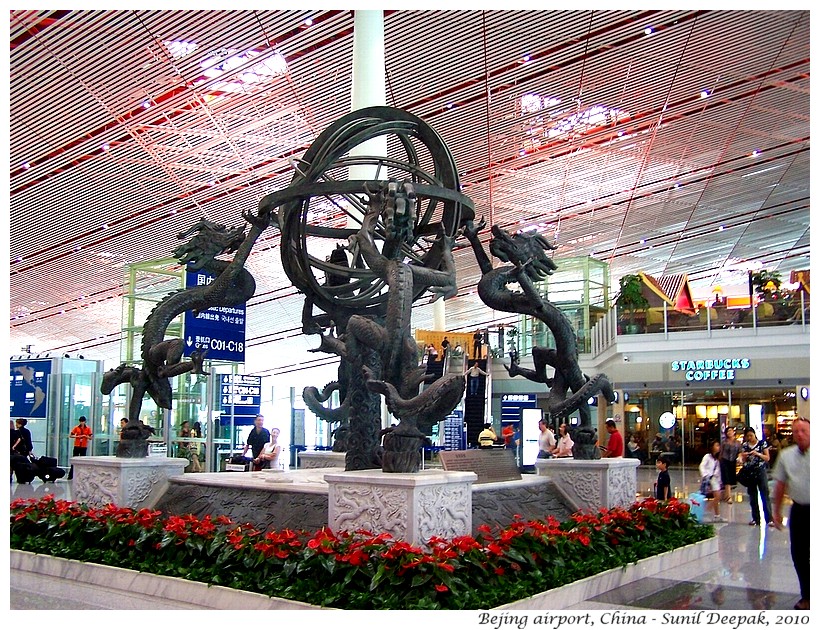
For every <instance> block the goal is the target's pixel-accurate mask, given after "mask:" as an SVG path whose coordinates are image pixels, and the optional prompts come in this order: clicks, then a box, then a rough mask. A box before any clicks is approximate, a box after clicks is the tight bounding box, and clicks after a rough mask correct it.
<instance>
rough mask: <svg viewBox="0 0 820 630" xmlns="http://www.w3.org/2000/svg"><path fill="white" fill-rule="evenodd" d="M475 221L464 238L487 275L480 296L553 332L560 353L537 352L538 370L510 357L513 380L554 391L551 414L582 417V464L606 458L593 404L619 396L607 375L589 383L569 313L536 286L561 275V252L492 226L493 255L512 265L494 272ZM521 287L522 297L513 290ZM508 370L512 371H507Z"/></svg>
mask: <svg viewBox="0 0 820 630" xmlns="http://www.w3.org/2000/svg"><path fill="white" fill-rule="evenodd" d="M484 226H485V224H484V221H483V220H482V221H481V222H479V224H478V225H476V224H474V223H473V222H472V221H468V222H466V224H465V228H464V232H463V233H464V236H466V237H467V240H468V241H469V242H470V244H471V245H472V247H473V251H474V253H475V256H476V259H477V261H478V265H479V268H480V269H481V272H482V277H481V280H480V281H479V283H478V295H479V297H480V298H481V300H482V301H483V302H484V303H485V304H486V305H487V306H489V307H490V308H492V309H495V310H499V311H506V312H510V313H521V314H523V315H531V316H532V317H535V318H537V319H539V320H541V321H542V322H544V324H546V326H547V327H548V328H549V329H550V331H551V332H552V334H553V337H554V338H555V345H556V347H555V348H554V349H553V348H541V347H537V346H536V347H534V348H533V349H532V358H533V364H534V369H532V370H531V369H527V368H523V367H521V366H520V365H519V364H518V360H519V357H518V353H517V352H511V353H510V359H511V361H510V366H509V367H507V371H508V372H509V374H510V376H524V377H526V378H528V379H529V380H531V381H534V382H536V383H544V384H545V385H546V386H547V387H548V388H549V394H548V397H547V400H548V407H547V408H548V410H549V413H550V414H551V415H553V416H557V417H561V416H567V415H569V414H570V413H572V412H574V411H576V410H577V411H578V413H579V416H580V425H579V428H578V429H577V430H576V438H577V439H576V440H575V443H576V446H575V450H574V455H575V457H576V458H577V459H595V458H597V457H599V456H600V453H599V451H598V449H597V448H596V447H595V439H596V436H595V430H594V429H593V428H592V420H591V416H590V411H589V404H588V402H587V401H588V399H589V398H590V396H594V395H595V394H597V393H598V392H602V393H603V394H604V396H605V397H606V399H607V400H608V401H609V402H612V400H613V399H614V393H613V391H612V386H611V385H610V383H609V380H608V379H607V377H606V376H605V375H604V374H598V375H596V376H594V377H593V378H589V377H587V376H586V375H585V374H583V372H582V371H581V368H580V366H579V365H578V344H577V339H576V336H575V331H574V330H573V328H572V324H571V322H570V321H569V319H568V318H567V316H566V315H564V313H562V312H561V311H560V310H559V309H558V308H556V307H555V306H554V305H553V304H551V303H550V302H548V301H547V300H546V299H544V298H543V297H542V296H541V295H540V294H539V293H538V290H537V289H536V288H535V285H534V284H533V283H534V282H538V281H540V280H543V279H544V278H546V277H547V276H548V275H551V274H552V273H553V272H554V271H555V270H556V269H557V266H556V264H555V263H554V262H553V261H552V260H551V259H550V258H549V257H547V256H546V250H548V249H555V247H553V246H552V245H550V243H549V242H548V241H547V240H546V239H545V238H544V237H543V236H541V235H540V234H534V235H528V234H515V235H511V234H510V233H509V232H507V231H506V230H502V229H501V228H499V227H498V226H495V225H494V226H492V228H491V230H492V235H493V236H492V239H491V240H490V252H491V253H492V254H493V255H494V256H496V257H497V258H499V259H500V260H501V261H502V262H505V263H510V264H508V265H504V266H502V267H498V268H495V269H493V266H492V263H491V262H490V259H489V257H488V256H487V254H486V252H485V251H484V248H483V246H482V245H481V241H480V240H479V237H478V233H479V232H480V231H481V230H482V229H483V228H484ZM515 283H517V284H518V286H519V287H520V288H521V291H514V290H512V289H510V285H511V284H515ZM547 366H549V367H551V368H553V370H554V373H553V376H552V378H548V377H547ZM505 367H506V366H505Z"/></svg>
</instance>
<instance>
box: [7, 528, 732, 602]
mask: <svg viewBox="0 0 820 630" xmlns="http://www.w3.org/2000/svg"><path fill="white" fill-rule="evenodd" d="M716 553H718V539H717V537H714V538H710V539H708V540H704V541H702V542H699V543H695V544H694V545H688V546H686V547H682V548H680V549H675V550H673V551H668V552H666V553H663V554H661V555H659V556H653V557H652V558H645V559H644V560H640V561H638V562H637V563H635V564H631V565H629V566H627V567H625V568H617V569H610V570H609V571H604V572H603V573H599V574H598V575H594V576H591V577H588V578H585V579H583V580H578V581H577V582H573V583H572V584H567V585H566V586H561V587H558V588H554V589H552V590H549V591H544V592H543V593H538V594H537V595H533V596H532V597H528V598H526V599H520V600H518V601H515V602H511V603H509V604H504V605H503V606H499V607H498V608H497V609H496V610H561V609H566V608H569V607H572V606H576V605H578V604H580V603H581V602H584V601H587V600H589V599H591V598H593V597H596V596H598V595H601V594H602V593H606V592H608V591H610V590H612V589H614V588H618V587H620V586H624V585H626V584H629V583H630V582H634V581H636V580H640V579H643V578H647V577H651V576H655V575H668V572H670V571H674V573H675V578H676V579H678V580H686V579H689V578H692V577H694V576H696V575H699V574H700V573H702V572H703V567H704V566H712V565H713V564H714V563H713V562H712V561H711V560H710V559H709V556H710V555H712V554H716ZM10 560H11V572H10V579H9V581H10V585H11V586H12V588H16V589H19V590H24V591H26V592H27V593H31V594H32V595H43V596H49V597H52V598H65V599H66V600H67V601H70V602H72V603H73V604H74V605H75V606H76V607H77V608H84V607H86V608H104V609H111V610H125V609H132V610H136V609H139V610H160V609H211V610H260V609H279V610H309V609H313V610H319V607H318V606H312V605H311V604H305V603H302V602H296V601H292V600H286V599H278V598H276V597H267V596H265V595H261V594H259V593H249V592H247V591H238V590H235V589H231V588H226V587H224V586H208V585H207V584H204V583H202V582H190V581H188V580H183V579H180V578H171V577H164V576H159V575H151V574H150V573H139V572H137V571H131V570H130V569H119V568H116V567H106V566H102V565H98V564H90V563H84V562H78V561H76V560H65V559H63V558H56V557H53V556H46V555H41V554H34V553H30V552H27V551H16V550H14V549H12V550H11V552H10ZM80 604H82V605H80Z"/></svg>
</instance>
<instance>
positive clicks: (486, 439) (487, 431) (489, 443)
mask: <svg viewBox="0 0 820 630" xmlns="http://www.w3.org/2000/svg"><path fill="white" fill-rule="evenodd" d="M497 441H498V436H497V435H496V434H495V431H494V430H493V425H492V424H490V423H489V422H487V423H485V424H484V430H483V431H481V433H479V434H478V448H492V447H493V444H495V443H496V442H497Z"/></svg>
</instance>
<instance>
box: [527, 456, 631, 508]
mask: <svg viewBox="0 0 820 630" xmlns="http://www.w3.org/2000/svg"><path fill="white" fill-rule="evenodd" d="M639 465H640V461H639V460H637V459H633V458H631V457H630V458H623V457H607V458H604V459H573V458H571V457H569V458H566V457H552V458H550V459H537V460H535V471H536V473H537V474H538V475H542V476H547V477H550V478H551V479H552V480H553V481H554V482H555V484H556V486H557V487H558V489H559V490H560V491H561V492H563V493H564V494H565V495H566V496H567V498H568V499H569V500H570V501H572V502H573V503H574V504H575V505H576V506H577V507H578V509H585V510H598V508H601V507H606V508H611V507H629V506H630V505H632V504H633V503H634V502H635V500H636V496H637V492H638V466H639Z"/></svg>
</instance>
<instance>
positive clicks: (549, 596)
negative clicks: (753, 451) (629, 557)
mask: <svg viewBox="0 0 820 630" xmlns="http://www.w3.org/2000/svg"><path fill="white" fill-rule="evenodd" d="M717 553H718V538H717V536H714V537H712V538H709V539H707V540H702V541H701V542H698V543H695V544H693V545H687V546H686V547H681V548H680V549H674V550H672V551H667V552H666V553H662V554H660V555H658V556H652V557H651V558H644V559H643V560H639V561H638V562H636V563H635V564H630V565H628V566H626V567H619V568H616V569H609V570H608V571H604V572H603V573H599V574H598V575H593V576H590V577H588V578H584V579H583V580H578V581H577V582H573V583H572V584H567V585H566V586H559V587H558V588H554V589H552V590H549V591H544V592H543V593H538V594H537V595H533V596H532V597H527V598H525V599H519V600H518V601H515V602H511V603H509V604H504V605H503V606H499V607H498V608H499V609H501V610H550V609H561V608H569V607H571V606H576V605H577V604H580V603H581V602H586V601H587V600H590V599H592V598H593V597H597V596H598V595H601V594H603V593H607V592H609V591H611V590H614V589H616V588H619V587H621V586H625V585H626V584H630V583H631V582H636V581H638V580H642V579H644V578H647V577H652V576H655V575H669V574H670V573H672V574H674V576H675V579H676V580H687V579H690V578H693V577H695V576H697V575H701V574H702V573H703V571H704V567H712V566H716V564H715V563H717V562H718V560H708V559H706V558H708V556H711V555H713V554H717ZM613 608H617V606H613Z"/></svg>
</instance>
